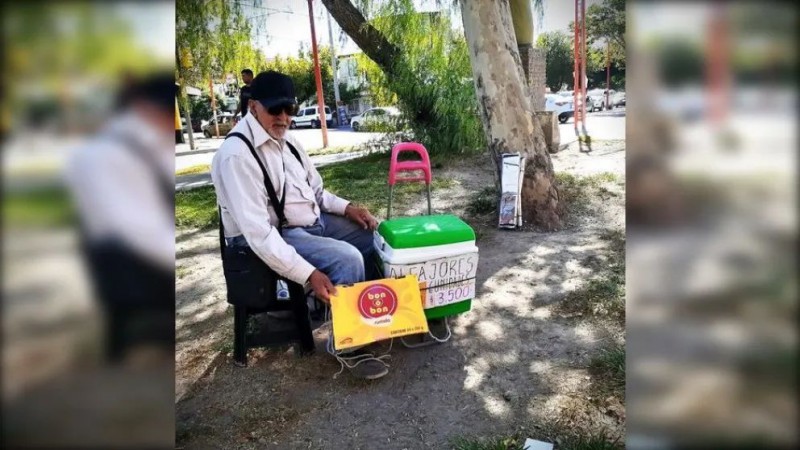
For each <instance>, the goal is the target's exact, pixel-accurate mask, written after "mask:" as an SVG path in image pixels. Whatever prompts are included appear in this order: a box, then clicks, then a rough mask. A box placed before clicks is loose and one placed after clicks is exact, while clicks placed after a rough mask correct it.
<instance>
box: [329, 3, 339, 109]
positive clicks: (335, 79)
mask: <svg viewBox="0 0 800 450" xmlns="http://www.w3.org/2000/svg"><path fill="white" fill-rule="evenodd" d="M328 38H329V39H330V41H331V66H332V67H333V97H334V98H335V99H336V109H337V111H338V108H339V102H340V101H341V98H340V97H339V77H338V74H337V73H336V46H335V45H333V26H332V25H331V12H330V11H328Z"/></svg>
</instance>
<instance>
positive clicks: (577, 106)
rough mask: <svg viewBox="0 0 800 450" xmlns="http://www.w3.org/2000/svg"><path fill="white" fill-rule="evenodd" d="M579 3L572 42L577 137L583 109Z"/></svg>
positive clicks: (574, 122)
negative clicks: (579, 46) (581, 102)
mask: <svg viewBox="0 0 800 450" xmlns="http://www.w3.org/2000/svg"><path fill="white" fill-rule="evenodd" d="M579 1H580V0H575V21H574V22H573V24H574V27H573V30H572V31H573V41H572V44H573V45H572V50H573V52H572V56H573V60H574V61H575V64H574V69H573V72H572V78H573V83H572V84H573V86H572V87H573V91H572V95H573V97H574V98H573V107H574V108H575V118H574V120H573V124H574V125H575V135H576V136H577V135H578V121H579V120H581V109H580V105H581V104H580V101H579V98H580V94H579V92H580V76H581V74H580V69H579V65H578V59H579V58H580V56H579V55H578V45H579V44H578V42H579V40H578V27H580V23H579V22H578V2H579Z"/></svg>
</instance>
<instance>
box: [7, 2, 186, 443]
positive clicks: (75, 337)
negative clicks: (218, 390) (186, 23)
mask: <svg viewBox="0 0 800 450" xmlns="http://www.w3.org/2000/svg"><path fill="white" fill-rule="evenodd" d="M0 17H2V33H3V38H4V39H3V40H2V42H3V52H2V55H3V58H4V63H5V64H3V70H4V73H3V80H4V83H5V84H4V87H3V97H2V103H0V112H2V119H3V120H2V126H3V132H4V140H3V152H2V157H3V167H2V170H3V224H4V227H3V231H2V233H3V244H4V245H3V270H4V275H5V276H4V277H3V294H4V295H3V300H2V305H3V314H2V321H3V330H2V332H3V341H2V346H3V365H2V373H3V375H2V376H3V383H2V388H3V390H2V392H3V414H2V423H3V431H2V444H1V446H2V447H3V448H20V447H37V448H45V447H65V448H86V447H101V448H117V447H122V446H127V447H135V448H172V447H174V436H175V426H174V389H175V387H174V360H173V359H172V357H171V356H170V355H169V353H170V347H171V346H173V345H174V331H173V330H174V278H173V276H174V275H172V273H173V271H174V234H173V231H172V230H173V223H172V219H171V218H170V215H171V214H172V210H171V209H170V206H169V205H170V203H171V200H170V196H171V195H172V194H171V193H168V192H167V191H168V187H172V188H173V189H174V186H169V185H170V184H171V180H172V179H173V177H174V172H173V168H172V167H173V166H172V164H173V163H172V160H173V156H172V153H171V152H173V151H174V144H172V143H171V141H172V135H173V133H174V131H173V130H174V128H175V125H174V123H175V97H174V95H175V94H174V77H172V76H170V75H169V74H172V73H173V71H174V52H175V41H174V34H175V22H174V20H175V5H174V2H151V3H145V4H142V3H133V2H111V3H103V2H89V1H76V2H43V1H35V2H5V3H3V4H2V14H0ZM165 72H166V73H167V74H166V75H165V74H164V73H165ZM167 103H168V104H169V106H167ZM168 110H169V111H168ZM167 117H169V120H167V119H166V118H167ZM166 122H168V123H169V125H166V126H165V125H164V124H165V123H166ZM165 133H166V138H165V137H164V134H165ZM149 158H152V159H149ZM68 186H69V187H68ZM134 229H135V230H134ZM170 314H172V316H171V317H167V316H169V315H170ZM106 318H111V319H112V320H111V321H110V322H106V321H105V320H104V319H106ZM120 319H121V320H120ZM168 325H169V326H168ZM109 357H110V358H109ZM110 361H115V362H120V363H123V364H108V362H110Z"/></svg>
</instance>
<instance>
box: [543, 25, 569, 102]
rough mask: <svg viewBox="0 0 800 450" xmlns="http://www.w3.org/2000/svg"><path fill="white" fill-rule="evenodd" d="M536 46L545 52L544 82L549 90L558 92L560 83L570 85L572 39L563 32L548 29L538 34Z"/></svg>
mask: <svg viewBox="0 0 800 450" xmlns="http://www.w3.org/2000/svg"><path fill="white" fill-rule="evenodd" d="M536 46H537V47H539V48H541V49H544V50H545V51H546V52H547V60H546V65H545V67H546V69H545V70H546V78H547V81H546V84H547V86H548V87H549V88H550V91H552V92H558V91H559V90H561V86H562V85H564V84H566V85H567V86H569V85H571V84H572V83H573V76H572V72H573V71H574V70H575V61H574V59H573V55H574V51H573V46H572V39H570V37H569V36H567V34H566V33H564V32H561V31H550V32H547V33H542V34H540V35H539V38H538V39H537V40H536Z"/></svg>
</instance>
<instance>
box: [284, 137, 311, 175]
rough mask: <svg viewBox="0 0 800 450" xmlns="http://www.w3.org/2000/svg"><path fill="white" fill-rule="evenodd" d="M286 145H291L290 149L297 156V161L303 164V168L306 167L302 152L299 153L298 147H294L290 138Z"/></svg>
mask: <svg viewBox="0 0 800 450" xmlns="http://www.w3.org/2000/svg"><path fill="white" fill-rule="evenodd" d="M286 145H288V146H289V150H291V151H292V154H293V155H294V157H295V158H297V162H299V163H300V165H301V166H303V169H305V168H306V165H305V164H303V160H302V159H300V153H298V152H297V149H296V148H294V145H292V143H291V142H289V140H288V139H287V140H286Z"/></svg>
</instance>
